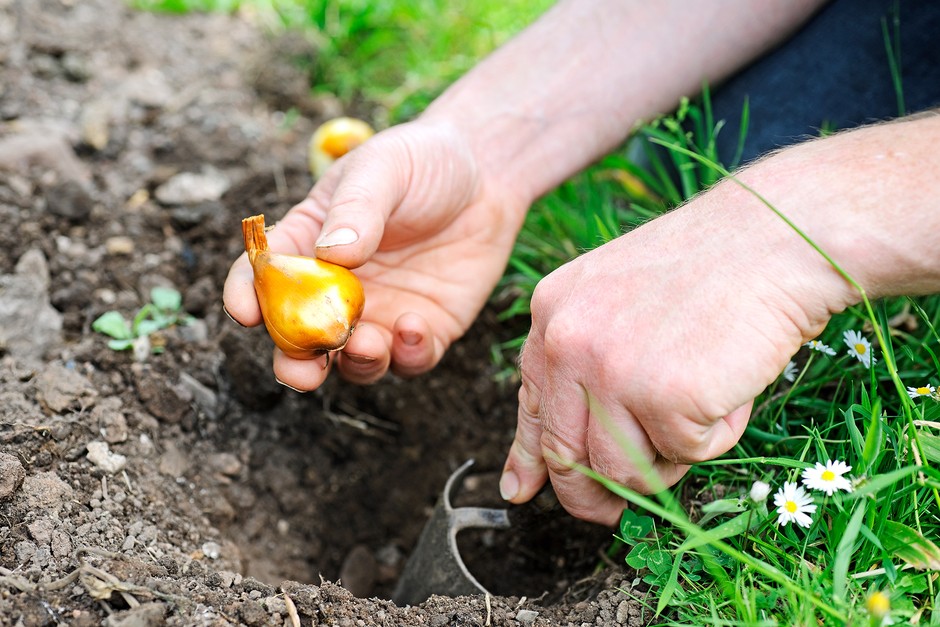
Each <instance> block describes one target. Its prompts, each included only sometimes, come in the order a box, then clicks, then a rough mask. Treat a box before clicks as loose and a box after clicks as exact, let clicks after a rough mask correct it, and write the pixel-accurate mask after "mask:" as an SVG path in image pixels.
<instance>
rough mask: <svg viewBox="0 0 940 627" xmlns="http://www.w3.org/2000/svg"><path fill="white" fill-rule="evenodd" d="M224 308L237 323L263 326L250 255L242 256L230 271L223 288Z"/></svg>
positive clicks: (247, 325)
mask: <svg viewBox="0 0 940 627" xmlns="http://www.w3.org/2000/svg"><path fill="white" fill-rule="evenodd" d="M222 307H223V308H224V309H225V313H227V314H228V315H229V316H230V317H231V318H232V319H233V320H234V321H235V322H237V323H238V324H240V325H242V326H246V327H253V326H256V325H259V324H261V308H260V307H259V306H258V298H257V296H255V285H254V273H253V272H252V271H251V264H250V263H248V255H246V254H242V255H241V256H240V257H239V258H238V259H236V260H235V263H233V264H232V267H231V268H230V269H229V271H228V277H226V279H225V285H224V287H223V288H222Z"/></svg>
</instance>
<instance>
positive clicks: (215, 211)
mask: <svg viewBox="0 0 940 627" xmlns="http://www.w3.org/2000/svg"><path fill="white" fill-rule="evenodd" d="M298 54H314V52H313V51H312V50H309V49H307V48H306V47H305V44H303V42H302V40H299V39H297V38H289V39H283V38H282V39H278V40H272V39H270V38H268V37H266V36H265V35H264V34H263V33H262V31H261V30H260V29H259V28H258V27H257V26H255V25H254V24H253V23H252V22H251V20H250V19H246V17H245V16H240V17H232V16H218V15H212V16H208V15H191V16H185V17H169V16H156V15H151V14H145V13H138V12H133V11H131V10H129V9H127V8H126V7H125V6H124V5H123V4H122V3H121V2H120V1H119V0H80V1H76V0H0V225H2V226H0V249H2V250H3V251H4V253H3V255H2V256H0V624H2V625H24V626H32V625H59V624H67V625H98V624H107V625H125V626H129V625H135V626H136V625H160V624H169V625H230V624H236V625H237V624H246V625H268V624H269V625H295V624H302V625H310V624H314V625H386V626H397V625H436V626H443V625H481V626H482V625H485V624H492V625H616V624H629V625H639V624H645V617H648V612H646V610H644V609H643V606H642V604H641V603H639V602H638V601H635V600H634V597H641V596H642V594H641V592H640V591H639V590H630V589H629V587H630V583H631V581H632V580H633V577H634V575H633V574H632V573H628V572H626V570H624V569H623V568H621V567H620V566H619V564H620V563H622V560H621V559H618V560H617V563H612V562H605V560H604V559H603V557H602V556H603V554H604V551H605V550H606V549H607V548H608V547H609V546H610V544H611V540H612V533H611V530H609V529H604V528H599V527H596V526H592V525H588V524H585V523H581V522H578V521H575V520H574V519H572V518H570V517H569V516H567V515H566V514H565V513H564V512H560V511H552V512H550V513H549V514H538V515H535V516H528V518H527V520H529V521H530V522H529V523H528V524H524V525H518V526H516V527H515V528H513V529H510V530H506V531H485V532H478V531H474V532H465V533H464V534H462V535H461V552H462V555H463V557H464V559H465V561H466V562H467V564H468V565H469V567H470V570H471V571H472V572H474V574H475V575H476V576H477V577H478V578H479V579H480V581H481V582H483V583H484V585H486V586H487V588H488V589H489V590H490V592H492V593H493V596H488V595H476V596H464V597H456V598H453V597H449V596H435V597H433V598H432V599H430V600H429V601H427V602H425V603H422V604H421V605H418V606H406V607H398V606H396V605H395V604H394V603H393V602H392V601H390V600H387V599H390V598H391V596H392V593H393V590H394V588H395V584H396V581H397V579H398V577H399V575H400V573H401V570H402V568H403V566H404V563H405V561H406V560H407V558H408V556H409V554H410V552H411V551H412V549H413V548H414V546H415V543H416V540H417V538H418V535H419V534H420V532H421V529H422V527H423V526H424V523H425V521H426V520H427V519H428V516H429V514H430V513H431V511H432V509H433V506H434V504H435V502H436V500H437V498H438V497H439V496H440V492H441V490H442V488H443V485H444V482H445V481H446V479H447V477H448V476H449V474H450V473H451V472H452V471H453V470H454V469H455V468H457V467H458V466H459V465H460V464H461V463H463V462H464V461H465V460H467V459H469V458H473V459H475V460H476V466H475V468H476V469H478V471H479V472H478V473H477V474H476V475H475V476H474V478H473V481H468V482H467V484H466V486H465V490H464V492H465V494H464V495H463V498H465V499H467V500H468V502H469V501H472V502H474V503H477V504H488V505H489V506H492V507H503V505H502V504H501V502H500V501H499V498H498V494H497V490H496V487H495V486H496V473H497V471H498V469H499V468H500V466H501V464H502V461H503V456H504V454H505V451H506V450H507V448H508V445H509V443H510V441H511V439H512V433H513V428H514V421H515V390H514V386H513V385H512V384H506V383H499V382H498V381H497V380H496V377H495V376H494V375H495V369H494V367H493V365H492V363H491V360H490V354H489V347H490V346H491V345H492V343H493V342H495V341H499V340H505V339H508V338H509V337H511V335H512V331H511V330H509V329H507V328H505V327H504V326H501V325H500V324H498V323H497V322H496V319H495V315H494V313H493V312H492V311H489V310H488V311H485V312H484V314H483V315H482V316H481V317H480V319H479V321H478V322H477V324H476V325H475V326H474V327H473V328H472V329H471V331H470V332H469V333H468V335H467V336H466V337H465V338H464V339H463V340H461V341H460V342H458V343H457V344H456V345H455V346H454V347H453V348H452V350H451V351H450V352H449V354H448V356H447V357H446V358H445V360H444V362H443V363H442V364H441V366H440V367H438V368H437V369H435V371H434V372H432V373H429V374H428V375H425V376H423V377H419V378H416V379H413V380H402V379H398V378H395V377H388V378H387V379H385V380H383V381H382V382H381V383H379V384H376V385H374V386H369V387H356V386H352V385H349V384H345V383H343V382H342V381H340V380H338V379H336V378H333V379H332V380H330V381H329V382H328V383H327V385H325V386H324V387H323V388H322V389H320V390H318V391H317V392H314V393H310V394H306V395H301V394H297V393H294V392H292V391H289V390H287V389H286V388H283V387H281V386H279V385H277V384H276V383H275V381H274V378H273V376H272V374H271V371H270V352H271V342H270V340H269V339H268V337H267V335H266V334H265V332H264V330H263V329H252V330H248V329H243V328H240V327H238V326H237V325H235V324H234V323H232V322H231V321H230V320H229V319H228V318H227V317H226V316H225V315H224V313H223V312H222V310H221V301H220V294H221V286H222V283H223V280H224V277H225V274H226V272H227V269H228V267H229V264H230V263H231V261H232V260H233V259H234V258H235V257H236V256H237V255H238V254H239V253H240V252H241V246H242V242H241V232H240V228H239V221H240V220H241V218H243V217H245V216H246V215H249V214H250V213H265V214H267V216H268V219H269V221H271V222H273V221H274V220H276V219H277V218H278V217H279V216H281V215H283V213H284V212H285V211H286V210H287V209H288V208H289V206H290V205H291V204H293V203H294V202H296V201H297V200H299V199H300V198H302V197H303V196H304V194H305V193H306V192H307V190H308V188H309V186H310V184H311V180H310V175H309V173H308V172H307V170H306V167H305V144H306V140H307V138H308V137H309V135H310V132H311V131H312V129H313V128H314V127H315V125H316V124H317V123H318V122H319V121H320V120H322V119H323V118H324V117H326V116H330V115H334V114H336V113H339V110H338V109H337V108H336V105H335V104H334V103H332V102H329V101H325V100H315V99H312V98H311V97H310V96H309V93H308V90H307V87H306V85H307V83H306V77H305V76H304V75H303V73H302V72H301V71H299V70H298V69H296V67H295V66H294V65H293V64H292V61H291V59H292V57H293V56H296V55H298ZM285 111H294V112H297V113H299V115H297V116H294V115H293V114H286V113H284V112H285ZM359 113H360V115H362V114H367V112H366V113H363V112H359ZM158 285H166V286H174V287H176V288H177V289H179V290H180V291H181V292H182V293H183V294H184V307H185V309H186V310H187V311H188V312H189V313H190V314H191V315H192V316H193V317H194V319H195V321H194V323H193V324H190V325H188V326H181V327H176V328H172V329H170V330H167V331H163V332H160V333H159V334H157V335H155V336H154V338H153V339H154V343H155V344H162V345H163V346H164V350H163V352H162V353H160V354H153V355H150V356H149V357H147V358H146V359H145V360H140V361H138V360H135V359H134V355H133V354H132V353H131V352H130V351H122V352H116V351H112V350H111V349H109V348H108V347H107V343H106V338H105V337H104V336H102V335H100V334H98V333H96V332H94V331H93V330H92V329H91V322H92V321H93V320H94V319H95V318H97V317H98V316H99V315H100V314H102V313H103V312H105V311H108V310H117V311H119V312H121V313H122V314H124V315H125V316H127V317H130V316H133V315H134V313H135V312H136V311H137V310H138V309H139V308H140V307H141V306H142V305H143V304H144V303H146V302H147V300H149V294H150V289H151V288H152V287H153V286H158ZM520 511H522V512H525V511H526V510H525V509H522V510H520ZM530 513H531V512H530ZM523 518H526V517H525V516H523ZM330 582H336V583H335V584H334V583H330Z"/></svg>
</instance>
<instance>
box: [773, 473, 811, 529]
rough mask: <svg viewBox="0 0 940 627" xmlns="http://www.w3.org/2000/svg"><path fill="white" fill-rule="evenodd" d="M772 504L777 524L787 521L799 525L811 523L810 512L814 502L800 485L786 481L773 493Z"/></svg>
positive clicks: (784, 523) (804, 525)
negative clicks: (775, 510) (775, 512)
mask: <svg viewBox="0 0 940 627" xmlns="http://www.w3.org/2000/svg"><path fill="white" fill-rule="evenodd" d="M774 505H776V506H777V524H778V525H786V524H787V523H789V522H793V523H796V524H798V525H799V526H801V527H809V526H810V525H811V524H813V519H812V518H811V517H810V514H812V513H815V511H816V504H815V503H813V497H811V496H810V495H808V494H807V493H806V491H805V490H803V487H802V486H798V485H796V484H795V483H790V482H786V483H784V484H783V487H782V488H780V489H779V490H777V493H776V494H774Z"/></svg>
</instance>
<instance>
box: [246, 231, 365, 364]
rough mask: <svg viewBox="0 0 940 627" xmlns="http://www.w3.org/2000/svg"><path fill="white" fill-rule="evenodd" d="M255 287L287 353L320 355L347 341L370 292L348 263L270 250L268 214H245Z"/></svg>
mask: <svg viewBox="0 0 940 627" xmlns="http://www.w3.org/2000/svg"><path fill="white" fill-rule="evenodd" d="M242 234H243V235H244V236H245V250H246V251H247V252H248V259H249V261H250V262H251V267H252V270H253V271H254V284H255V293H257V295H258V303H259V304H260V306H261V316H262V318H264V325H265V327H267V329H268V334H270V336H271V339H272V340H274V343H275V344H276V345H277V346H278V348H280V349H281V350H282V351H284V353H285V354H286V355H287V356H288V357H293V358H294V359H315V358H317V357H319V356H321V355H324V354H326V353H328V352H330V351H335V350H340V349H342V348H343V347H344V346H346V342H347V341H349V337H350V336H351V335H352V332H353V330H354V329H355V327H356V323H358V322H359V318H360V317H361V316H362V309H363V307H364V305H365V293H364V292H363V289H362V283H360V282H359V279H358V278H357V277H356V275H355V274H353V273H352V272H350V271H349V270H348V269H347V268H344V267H343V266H339V265H336V264H335V263H330V262H328V261H322V260H320V259H315V258H313V257H304V256H301V255H284V254H280V253H274V252H271V251H270V250H268V238H267V235H266V234H265V229H264V216H263V215H257V216H251V217H250V218H245V219H244V220H242Z"/></svg>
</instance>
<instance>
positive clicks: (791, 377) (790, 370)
mask: <svg viewBox="0 0 940 627" xmlns="http://www.w3.org/2000/svg"><path fill="white" fill-rule="evenodd" d="M798 372H799V368H798V367H797V365H796V362H795V361H791V362H790V363H788V364H787V367H786V368H784V369H783V378H784V379H786V380H787V381H789V382H790V383H793V382H794V381H796V375H797V373H798Z"/></svg>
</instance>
